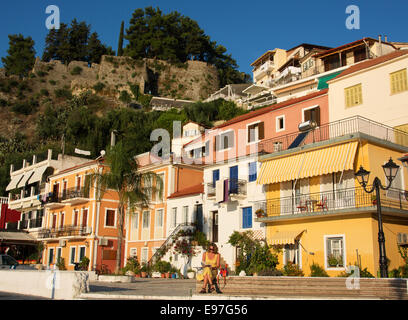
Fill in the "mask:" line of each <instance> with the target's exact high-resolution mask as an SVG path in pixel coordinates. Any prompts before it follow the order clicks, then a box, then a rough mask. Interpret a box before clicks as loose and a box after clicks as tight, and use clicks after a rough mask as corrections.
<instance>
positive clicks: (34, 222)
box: [29, 218, 42, 229]
mask: <svg viewBox="0 0 408 320" xmlns="http://www.w3.org/2000/svg"><path fill="white" fill-rule="evenodd" d="M29 227H30V229H32V228H41V227H42V218H38V219H31V220H30V224H29Z"/></svg>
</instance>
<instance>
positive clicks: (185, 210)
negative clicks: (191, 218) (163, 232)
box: [183, 206, 188, 223]
mask: <svg viewBox="0 0 408 320" xmlns="http://www.w3.org/2000/svg"><path fill="white" fill-rule="evenodd" d="M187 222H188V206H184V207H183V223H187Z"/></svg>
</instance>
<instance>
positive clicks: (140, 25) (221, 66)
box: [125, 7, 249, 86]
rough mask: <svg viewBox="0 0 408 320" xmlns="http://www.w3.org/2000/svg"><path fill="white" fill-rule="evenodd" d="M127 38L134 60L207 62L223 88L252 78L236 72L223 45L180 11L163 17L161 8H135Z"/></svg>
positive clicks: (129, 50)
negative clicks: (213, 39)
mask: <svg viewBox="0 0 408 320" xmlns="http://www.w3.org/2000/svg"><path fill="white" fill-rule="evenodd" d="M125 38H126V39H127V40H128V45H127V46H126V48H125V55H128V56H131V57H132V58H135V59H142V58H156V59H161V60H167V61H171V62H181V63H184V62H186V61H187V60H198V61H204V62H208V63H210V64H213V65H215V66H216V67H217V69H218V71H219V78H220V86H224V85H226V84H229V83H243V82H248V80H249V75H245V74H243V73H241V72H239V71H238V70H237V68H238V65H237V63H236V61H235V60H234V59H233V58H232V57H231V55H230V54H227V53H226V52H227V49H226V48H225V47H224V46H222V45H218V44H217V43H216V42H215V41H211V39H210V37H209V36H208V35H206V34H205V33H204V31H203V30H202V29H201V28H200V27H199V25H198V23H197V22H196V21H194V20H192V19H190V18H189V17H186V16H183V15H181V14H180V13H178V12H177V11H174V12H171V13H169V14H163V12H162V11H161V10H160V9H159V8H156V9H154V8H153V7H147V8H145V9H144V10H143V9H136V10H135V11H134V12H133V15H132V18H131V20H130V25H129V28H128V29H127V30H126V36H125Z"/></svg>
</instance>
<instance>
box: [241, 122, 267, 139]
mask: <svg viewBox="0 0 408 320" xmlns="http://www.w3.org/2000/svg"><path fill="white" fill-rule="evenodd" d="M261 122H263V121H262V120H258V121H254V122H251V123H247V125H246V136H245V141H246V144H247V145H251V144H255V143H258V142H259V141H261V140H259V127H257V130H256V131H255V140H254V141H249V142H248V134H249V129H248V127H249V126H253V125H254V124H258V123H261Z"/></svg>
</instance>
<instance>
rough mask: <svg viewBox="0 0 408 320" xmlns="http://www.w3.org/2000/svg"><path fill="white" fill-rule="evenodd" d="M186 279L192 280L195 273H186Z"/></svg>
mask: <svg viewBox="0 0 408 320" xmlns="http://www.w3.org/2000/svg"><path fill="white" fill-rule="evenodd" d="M187 277H188V278H189V279H194V277H195V273H194V272H188V273H187Z"/></svg>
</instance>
